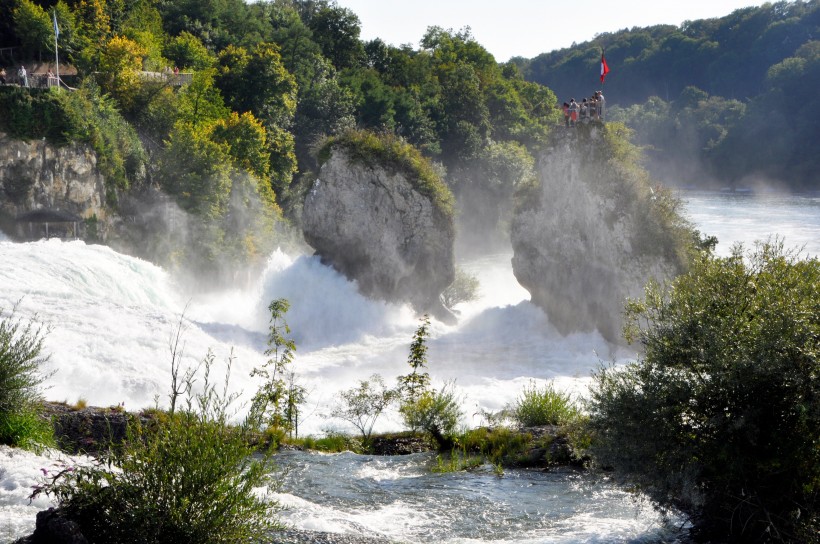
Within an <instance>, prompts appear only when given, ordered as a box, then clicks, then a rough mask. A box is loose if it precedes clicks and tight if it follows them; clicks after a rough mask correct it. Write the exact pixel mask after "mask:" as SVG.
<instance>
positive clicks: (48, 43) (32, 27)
mask: <svg viewBox="0 0 820 544" xmlns="http://www.w3.org/2000/svg"><path fill="white" fill-rule="evenodd" d="M14 30H15V32H16V34H17V36H18V37H19V38H20V41H21V42H22V46H23V53H24V54H25V55H27V56H32V57H33V56H34V55H35V53H36V55H37V57H38V58H39V59H40V60H42V57H43V50H45V51H51V52H54V29H53V27H52V23H51V18H50V17H49V16H48V14H47V13H46V12H45V10H44V9H43V8H41V7H40V6H38V5H37V4H35V3H34V2H31V1H30V0H20V2H19V4H18V6H17V9H15V10H14Z"/></svg>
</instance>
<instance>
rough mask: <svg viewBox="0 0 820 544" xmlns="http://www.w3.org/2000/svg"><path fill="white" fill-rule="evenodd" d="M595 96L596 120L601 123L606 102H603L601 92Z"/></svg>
mask: <svg viewBox="0 0 820 544" xmlns="http://www.w3.org/2000/svg"><path fill="white" fill-rule="evenodd" d="M595 94H596V95H597V96H598V119H600V120H601V121H603V120H604V105H605V104H606V100H604V93H603V91H598V92H596V93H595Z"/></svg>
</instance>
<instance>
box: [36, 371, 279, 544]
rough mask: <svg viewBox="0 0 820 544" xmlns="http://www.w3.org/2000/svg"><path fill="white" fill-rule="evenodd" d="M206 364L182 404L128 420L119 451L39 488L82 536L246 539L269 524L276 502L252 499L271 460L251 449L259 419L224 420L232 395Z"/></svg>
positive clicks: (120, 542) (155, 542)
mask: <svg viewBox="0 0 820 544" xmlns="http://www.w3.org/2000/svg"><path fill="white" fill-rule="evenodd" d="M211 360H212V358H211V357H210V356H209V358H207V359H206V366H205V386H204V392H203V393H201V394H198V395H194V396H193V397H190V396H189V398H188V400H187V405H186V406H185V407H183V409H177V411H176V412H175V413H173V414H163V417H158V418H156V419H154V420H153V421H150V422H148V423H147V424H144V425H143V424H140V423H139V421H137V420H134V421H133V422H132V423H131V425H130V427H129V438H128V440H127V441H126V443H125V444H124V445H123V447H122V449H121V451H116V452H109V453H108V454H106V455H104V456H103V457H102V458H101V459H100V460H99V461H98V462H97V463H96V464H94V465H92V466H89V467H78V468H75V469H73V470H66V471H63V472H61V473H60V474H58V475H57V476H56V477H54V478H53V480H52V481H51V482H50V483H48V484H47V485H46V486H45V487H44V488H43V489H41V490H39V492H45V493H47V494H49V495H53V496H54V497H56V499H57V500H58V502H59V504H60V506H61V507H62V508H63V509H64V511H65V515H66V517H68V518H69V519H71V520H73V521H75V522H77V523H78V524H79V526H80V528H81V530H82V532H83V534H84V535H85V536H86V538H88V540H89V541H90V542H105V543H110V544H132V543H133V544H137V543H140V544H160V543H167V542H178V543H186V544H187V543H202V544H205V543H238V542H254V541H256V540H258V539H259V538H260V537H261V536H263V535H265V534H266V532H267V531H269V530H271V529H274V528H276V527H277V522H276V517H275V514H276V512H277V511H278V505H277V503H276V502H274V501H271V500H267V499H266V498H265V497H263V496H260V495H259V491H260V488H261V489H267V488H269V486H270V485H271V483H272V482H271V479H270V478H271V477H270V474H271V471H272V466H271V458H270V456H269V455H259V454H255V451H254V448H253V446H252V445H251V443H252V440H251V439H252V437H253V428H254V427H255V426H256V425H257V422H256V421H254V422H253V423H252V424H251V423H250V422H248V421H246V422H245V423H244V424H243V425H240V426H238V427H235V426H231V425H228V416H229V413H228V408H229V406H230V405H231V404H232V401H233V400H234V399H233V397H232V396H229V395H227V394H226V393H224V391H223V392H220V391H218V390H217V389H216V388H215V387H214V386H213V385H212V384H210V383H209V382H208V372H209V370H210V362H211ZM191 379H192V376H191ZM226 389H227V384H226ZM35 493H37V492H35Z"/></svg>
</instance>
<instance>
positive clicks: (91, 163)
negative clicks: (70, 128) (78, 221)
mask: <svg viewBox="0 0 820 544" xmlns="http://www.w3.org/2000/svg"><path fill="white" fill-rule="evenodd" d="M104 204H105V184H104V179H103V176H102V175H101V174H100V173H99V171H98V170H97V155H96V154H95V153H94V151H93V150H92V149H91V147H90V146H88V145H81V144H70V145H67V146H64V147H56V146H54V145H52V144H49V143H47V142H45V141H42V140H34V141H30V142H25V141H22V140H14V139H12V138H9V137H8V136H7V135H5V134H3V133H0V210H2V211H3V212H5V213H6V214H8V215H9V216H12V217H14V216H15V215H18V214H21V213H23V212H26V211H31V210H35V209H38V208H58V209H61V210H64V211H68V212H71V213H75V214H77V215H80V216H82V217H89V216H91V215H93V214H96V215H97V216H98V217H102V216H103V215H104Z"/></svg>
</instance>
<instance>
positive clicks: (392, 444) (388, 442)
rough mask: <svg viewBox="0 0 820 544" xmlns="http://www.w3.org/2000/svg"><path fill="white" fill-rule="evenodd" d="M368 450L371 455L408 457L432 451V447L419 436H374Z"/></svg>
mask: <svg viewBox="0 0 820 544" xmlns="http://www.w3.org/2000/svg"><path fill="white" fill-rule="evenodd" d="M370 449H371V453H373V455H409V454H411V453H424V452H428V451H432V450H433V445H432V444H431V443H430V441H429V440H428V439H426V438H424V437H421V436H376V437H374V438H373V439H372V440H371V444H370Z"/></svg>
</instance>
